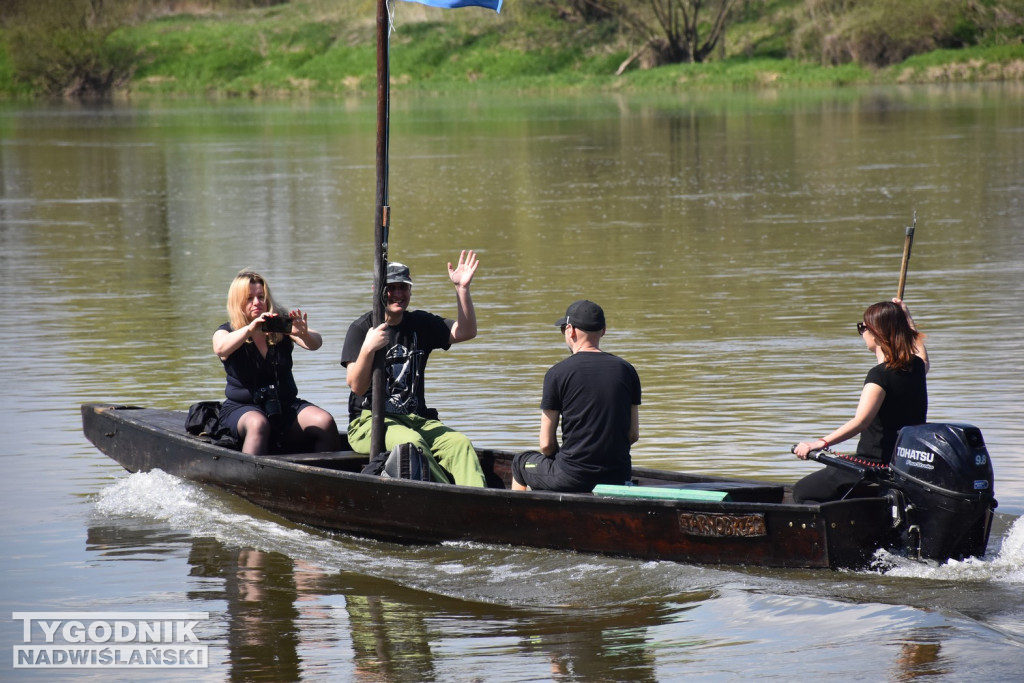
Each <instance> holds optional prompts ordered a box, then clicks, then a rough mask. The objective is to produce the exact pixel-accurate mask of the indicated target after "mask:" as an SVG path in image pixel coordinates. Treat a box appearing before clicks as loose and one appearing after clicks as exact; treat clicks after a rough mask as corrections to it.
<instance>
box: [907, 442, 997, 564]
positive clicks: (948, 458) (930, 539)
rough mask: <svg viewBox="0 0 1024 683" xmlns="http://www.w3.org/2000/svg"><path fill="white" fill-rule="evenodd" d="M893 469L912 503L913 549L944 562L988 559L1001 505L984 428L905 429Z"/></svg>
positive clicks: (910, 532) (909, 526)
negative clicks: (994, 516)
mask: <svg viewBox="0 0 1024 683" xmlns="http://www.w3.org/2000/svg"><path fill="white" fill-rule="evenodd" d="M890 468H891V477H892V481H893V483H894V484H895V486H896V487H897V488H898V489H900V490H901V491H902V492H903V494H904V496H905V498H906V500H907V501H908V503H909V504H908V505H907V509H906V518H907V523H906V528H905V530H904V532H903V534H904V536H905V541H906V544H907V546H908V547H909V548H911V549H912V550H913V549H916V550H917V552H918V553H919V555H920V557H922V558H926V559H933V560H938V561H940V562H944V561H946V560H948V559H950V558H955V559H963V558H965V557H970V556H976V557H980V556H982V555H984V554H985V548H986V546H987V545H988V537H989V531H990V530H991V526H992V514H993V513H992V511H993V510H994V509H995V507H996V505H997V503H996V500H995V490H994V483H995V482H994V478H993V472H992V461H991V459H990V458H989V454H988V449H987V448H986V446H985V439H984V438H983V437H982V435H981V430H980V429H978V428H977V427H975V426H973V425H969V424H961V423H943V424H923V425H915V426H912V427H904V428H903V429H902V430H900V433H899V437H898V438H897V440H896V447H895V449H894V450H893V455H892V462H891V463H890Z"/></svg>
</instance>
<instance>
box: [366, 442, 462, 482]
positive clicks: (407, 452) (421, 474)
mask: <svg viewBox="0 0 1024 683" xmlns="http://www.w3.org/2000/svg"><path fill="white" fill-rule="evenodd" d="M362 473H363V474H379V475H380V476H382V477H391V478H393V479H410V480H412V481H437V480H436V479H435V478H434V477H433V476H431V472H430V460H429V459H428V458H427V456H426V455H425V454H424V453H423V451H422V450H420V449H419V448H417V447H416V446H414V445H413V444H411V443H401V444H398V445H397V446H395V447H394V448H392V449H391V452H390V453H388V452H387V451H385V452H383V453H378V454H377V455H376V456H374V458H373V459H372V460H370V463H369V464H368V465H367V466H366V467H364V468H363V470H362ZM443 483H445V484H451V483H452V482H451V481H450V480H448V479H446V480H444V481H443Z"/></svg>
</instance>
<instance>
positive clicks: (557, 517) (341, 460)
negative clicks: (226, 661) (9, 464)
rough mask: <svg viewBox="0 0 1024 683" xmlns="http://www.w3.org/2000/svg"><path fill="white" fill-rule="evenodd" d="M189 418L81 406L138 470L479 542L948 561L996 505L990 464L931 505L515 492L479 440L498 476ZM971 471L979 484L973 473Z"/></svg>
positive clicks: (761, 560) (714, 559)
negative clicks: (457, 481)
mask: <svg viewBox="0 0 1024 683" xmlns="http://www.w3.org/2000/svg"><path fill="white" fill-rule="evenodd" d="M185 416H186V414H185V413H184V412H181V411H168V410H160V409H155V408H136V407H128V406H116V405H105V404H85V405H83V406H82V421H83V429H84V432H85V435H86V437H87V438H88V439H89V440H90V441H91V442H92V443H93V444H95V445H96V447H97V448H99V449H100V450H101V451H102V452H103V453H105V454H107V455H108V456H110V457H111V458H113V459H114V460H116V461H117V462H118V463H120V464H121V465H122V466H123V467H124V468H125V469H127V470H128V471H129V472H148V471H150V470H155V469H160V470H163V471H164V472H167V473H169V474H172V475H175V476H178V477H181V478H183V479H188V480H190V481H195V482H199V483H202V484H208V485H212V486H216V487H219V488H221V489H224V490H226V491H229V492H230V493H232V494H235V495H237V496H240V497H242V498H244V499H246V500H248V501H251V502H253V503H255V504H256V505H259V506H261V507H263V508H265V509H267V510H269V511H271V512H274V513H276V514H279V515H281V516H282V517H284V518H287V519H289V520H292V521H295V522H299V523H302V524H307V525H310V526H313V527H317V528H320V529H327V530H331V531H337V532H343V533H348V534H354V535H358V536H366V537H373V538H378V539H384V540H392V541H399V542H412V543H439V542H444V541H474V542H480V543H491V544H506V545H513V546H534V547H541V548H553V549H559V550H567V551H576V552H582V553H598V554H605V555H614V556H623V557H632V558H640V559H647V560H670V561H676V562H685V563H698V564H723V565H757V566H767V567H818V568H839V567H861V566H864V565H866V564H867V563H869V562H870V561H871V558H872V556H873V555H874V553H875V551H876V549H879V548H887V549H892V550H896V551H910V552H911V553H916V554H919V555H921V556H923V557H930V558H932V559H939V560H945V559H946V558H947V557H956V556H965V555H981V554H983V553H984V550H985V545H986V544H987V541H988V533H989V527H990V524H991V519H992V509H994V508H995V500H994V499H993V498H992V496H991V466H990V465H989V466H988V473H989V485H988V491H987V492H985V491H982V492H980V493H979V492H977V491H975V493H974V494H973V495H965V496H962V495H960V494H957V495H956V496H954V497H955V501H953V503H949V502H948V501H945V502H942V503H940V504H935V503H927V502H926V503H922V502H921V501H922V499H921V497H920V496H919V495H918V492H915V491H913V490H912V489H913V488H914V486H915V485H916V484H915V482H913V481H905V482H903V483H902V484H899V485H897V484H896V483H895V482H890V483H889V484H888V485H887V486H880V485H878V484H872V485H871V486H873V487H874V488H876V489H878V491H877V492H876V494H875V495H871V496H865V497H857V498H847V499H846V500H842V501H835V502H829V503H824V504H820V505H819V504H815V505H799V504H795V503H793V502H792V497H791V491H790V487H788V486H785V485H783V484H779V483H772V482H761V481H746V480H738V479H730V478H717V477H708V476H701V475H691V474H683V473H675V472H666V471H660V470H653V469H647V468H643V467H635V468H633V477H632V483H633V484H635V486H634V487H629V488H630V491H627V493H631V494H632V495H628V496H625V497H622V496H617V495H616V496H610V495H597V494H591V493H551V492H542V491H528V492H516V491H511V490H509V484H510V480H511V474H510V464H511V458H512V455H513V454H512V453H510V452H503V451H497V450H482V451H480V454H479V455H480V461H481V464H482V465H483V468H484V471H485V473H486V475H487V478H488V482H489V485H488V488H471V487H463V486H453V485H449V484H439V483H433V482H418V481H409V480H402V479H394V478H388V477H382V476H378V475H370V474H361V473H360V470H361V469H362V468H363V466H364V465H366V464H367V462H368V458H367V456H365V455H359V454H356V453H353V452H336V453H299V454H292V455H279V456H253V455H247V454H244V453H241V452H239V451H236V450H232V449H229V448H224V447H221V446H217V445H214V444H212V443H209V442H207V441H204V440H203V439H200V438H198V437H194V436H192V435H191V434H189V433H188V432H187V431H186V430H185V428H184V425H185ZM969 429H970V430H973V431H971V435H972V436H973V435H974V433H975V432H976V433H977V439H980V432H978V431H977V430H976V429H975V428H969ZM975 446H977V444H975ZM980 449H982V450H983V449H984V444H983V442H981V445H980ZM921 452H922V453H923V451H921ZM978 452H979V451H978V448H977V447H976V448H974V454H975V456H976V455H977V453H978ZM985 456H986V458H987V454H985ZM914 457H918V458H924V457H925V456H924V455H918V456H914ZM934 459H935V458H933V461H934ZM975 459H977V458H975ZM932 464H933V467H934V462H933V463H932ZM894 468H895V464H894ZM972 476H973V475H972ZM915 481H916V480H915ZM971 481H973V482H974V483H973V484H971V486H975V487H977V486H980V485H979V484H977V482H978V481H979V480H978V479H977V477H976V476H974V478H973V479H971ZM613 488H614V487H613ZM933 488H934V487H933ZM617 492H621V491H617ZM708 492H718V494H717V495H711V496H709V495H708ZM946 492H947V493H954V492H952V491H946ZM649 496H654V497H649ZM709 498H718V500H711V499H709ZM910 498H913V499H914V500H913V502H908V499H910ZM922 506H924V507H925V508H927V509H930V510H932V512H935V513H936V514H937V513H938V508H940V507H941V508H943V509H944V510H945V508H950V509H949V510H947V511H945V512H948V514H947V515H946V517H956V518H959V526H958V528H959V527H960V526H962V527H964V529H963V530H960V531H955V530H954V531H951V528H952V526H955V525H951V524H950V523H949V521H948V520H946V519H940V520H938V521H937V522H936V523H935V524H931V526H933V527H936V529H934V530H933V529H929V528H927V527H928V525H926V524H924V523H923V521H922V520H915V519H914V510H915V508H917V509H920V508H921V507H922ZM928 506H930V507H928ZM930 514H931V513H930ZM933 516H934V515H933ZM939 532H941V533H939ZM936 534H939V535H942V536H943V539H942V540H936V539H934V538H932V537H933V536H934V535H936ZM951 535H952V537H953V538H952V539H950V538H947V537H949V536H951Z"/></svg>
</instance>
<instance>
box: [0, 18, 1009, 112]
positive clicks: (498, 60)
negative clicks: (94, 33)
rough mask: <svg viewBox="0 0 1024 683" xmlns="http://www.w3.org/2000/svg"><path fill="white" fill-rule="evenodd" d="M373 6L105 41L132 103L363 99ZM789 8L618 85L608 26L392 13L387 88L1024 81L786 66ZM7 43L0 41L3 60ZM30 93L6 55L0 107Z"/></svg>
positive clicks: (154, 30) (942, 72)
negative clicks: (126, 54)
mask: <svg viewBox="0 0 1024 683" xmlns="http://www.w3.org/2000/svg"><path fill="white" fill-rule="evenodd" d="M317 3H319V4H317ZM371 5H372V3H363V5H360V6H359V9H358V11H357V10H355V9H353V7H354V6H351V5H346V7H347V9H342V10H334V11H333V13H331V11H329V8H331V7H334V6H333V5H331V4H330V3H327V4H324V3H323V2H322V0H302V1H299V0H293V2H292V3H291V4H287V5H279V6H275V7H273V8H269V9H258V10H247V11H235V12H228V13H224V14H216V15H215V14H208V15H194V16H193V15H178V16H173V17H164V18H158V19H153V20H150V21H146V22H143V23H141V24H138V25H134V26H126V27H123V28H121V29H119V30H118V31H116V32H115V33H114V34H113V35H112V36H111V37H110V38H109V40H110V41H112V42H114V43H115V44H117V45H118V46H124V47H127V48H130V50H131V51H132V53H133V54H134V55H135V62H136V69H135V71H134V74H133V78H132V81H131V84H130V86H129V89H128V94H129V95H131V96H145V95H171V96H176V95H189V96H194V95H210V96H264V97H289V96H294V95H314V96H316V95H323V96H334V95H339V94H371V93H372V92H373V91H374V89H375V87H376V44H375V41H376V27H375V23H374V17H373V11H372V7H371ZM794 7H795V4H794V2H793V1H792V0H770V1H769V2H766V3H764V5H763V12H764V13H763V14H759V15H757V16H753V15H751V16H747V17H738V18H737V20H736V21H735V23H734V24H733V25H732V26H731V28H730V30H729V33H728V35H727V39H726V45H727V46H729V49H728V50H726V52H725V57H724V58H721V57H719V58H718V59H715V60H712V61H709V62H707V63H705V64H676V65H668V66H663V67H659V68H655V69H649V70H640V69H637V68H635V66H634V67H632V68H630V69H629V70H628V71H626V72H625V73H624V74H623V75H622V76H616V75H615V72H616V70H617V69H618V68H619V65H620V64H622V63H623V61H624V60H626V58H627V57H629V55H630V54H631V52H632V51H633V49H635V46H633V45H631V44H630V43H629V41H628V39H626V38H624V37H623V35H621V34H620V33H619V32H618V31H616V30H615V29H614V28H613V27H610V26H608V25H603V26H602V25H585V24H582V23H580V22H576V23H573V22H565V21H556V20H553V19H551V18H550V17H546V16H534V15H529V16H527V13H526V11H525V10H523V9H521V8H512V7H510V8H507V9H508V10H509V11H507V12H503V13H502V15H495V14H493V13H490V12H485V11H483V10H480V11H474V10H458V11H448V12H445V11H442V10H429V9H424V8H422V7H421V6H418V5H406V4H405V3H400V7H399V9H400V10H401V12H400V16H399V17H398V19H399V21H397V23H396V30H395V31H394V33H393V34H392V38H391V75H392V88H393V89H395V90H401V89H414V90H415V89H418V90H428V91H459V90H466V89H489V90H491V89H492V90H503V91H508V92H531V91H552V90H591V91H601V90H635V91H654V90H666V91H673V90H691V89H699V90H709V89H738V88H780V87H819V86H843V85H859V84H869V83H894V82H946V81H954V80H961V81H962V80H968V81H970V80H983V79H988V80H993V79H1002V80H1017V81H1019V80H1022V79H1024V45H1021V44H1019V43H1018V44H1016V45H999V46H991V47H984V48H982V47H975V48H969V49H964V50H941V51H936V52H933V53H929V54H926V55H920V56H917V57H913V58H911V59H908V60H906V62H904V63H902V64H898V65H895V66H893V67H889V68H887V69H882V70H871V69H867V68H864V67H860V66H857V65H855V64H848V65H843V66H836V67H832V66H822V65H819V64H814V63H808V62H801V61H796V60H793V59H787V58H785V54H786V51H785V39H786V34H787V31H791V30H792V26H793V23H792V22H793V21H794V18H793V17H794V14H793V8H794ZM325 8H328V9H325ZM408 8H419V9H408ZM364 15H366V16H364ZM509 15H512V16H509ZM766 17H767V18H766ZM2 38H3V33H2V31H0V47H2V45H3V42H2ZM25 92H26V90H25V87H24V86H20V85H18V84H16V83H15V82H14V80H13V73H12V67H11V63H10V59H9V57H8V55H7V54H6V51H5V50H3V49H0V95H2V96H15V95H23V94H24V93H25Z"/></svg>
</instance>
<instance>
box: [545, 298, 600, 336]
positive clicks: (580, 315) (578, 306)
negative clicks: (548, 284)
mask: <svg viewBox="0 0 1024 683" xmlns="http://www.w3.org/2000/svg"><path fill="white" fill-rule="evenodd" d="M563 325H572V326H573V327H575V328H576V329H579V330H583V331H584V332H597V331H599V330H603V329H604V328H605V324H604V311H603V310H602V309H601V307H600V306H598V305H597V304H595V303H594V302H593V301H587V300H586V299H580V300H579V301H574V302H572V303H571V304H569V308H567V309H566V310H565V317H563V318H559V320H558V322H556V323H555V327H562V326H563Z"/></svg>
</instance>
